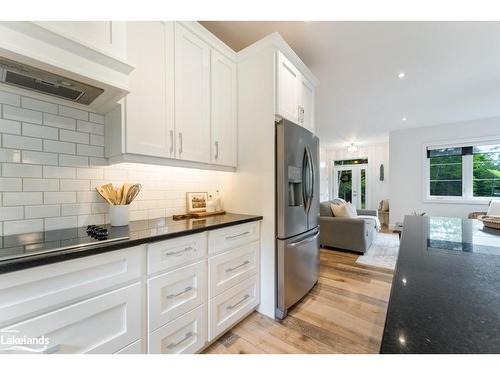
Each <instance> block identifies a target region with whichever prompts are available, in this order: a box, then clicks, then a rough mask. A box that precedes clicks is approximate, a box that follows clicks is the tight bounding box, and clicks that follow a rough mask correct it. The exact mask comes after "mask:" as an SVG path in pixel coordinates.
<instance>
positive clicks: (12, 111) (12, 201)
mask: <svg viewBox="0 0 500 375" xmlns="http://www.w3.org/2000/svg"><path fill="white" fill-rule="evenodd" d="M105 130H106V129H105V126H104V118H103V116H101V115H99V114H96V113H89V112H86V111H81V110H78V109H74V108H71V107H67V106H62V105H58V104H55V103H51V102H49V101H45V100H43V101H42V100H37V99H33V98H30V97H27V96H26V97H25V96H19V95H17V94H14V93H11V92H7V91H0V142H1V147H0V164H1V175H0V198H1V200H0V235H2V234H3V235H10V234H17V233H26V232H33V231H43V230H50V229H61V228H68V227H76V226H84V225H88V224H103V223H107V222H109V215H108V204H106V203H104V200H103V199H102V198H101V197H100V196H99V195H98V193H97V192H96V191H95V187H96V186H97V185H100V184H103V183H107V182H111V183H113V184H114V185H115V187H118V186H120V185H121V184H123V183H124V182H139V183H141V184H142V185H143V191H141V193H140V194H139V196H138V197H137V199H136V200H135V201H134V202H133V203H132V204H131V207H130V209H131V211H130V219H131V220H143V219H152V218H158V217H164V216H172V215H173V214H178V213H184V212H185V211H186V192H187V191H208V192H214V191H215V190H216V189H219V190H220V191H221V194H222V196H223V198H228V195H229V193H230V191H231V188H230V184H231V179H232V176H233V175H234V173H231V172H218V171H207V170H197V169H189V168H176V167H166V166H155V165H145V164H117V165H112V166H108V165H107V160H106V159H104V158H103V156H104V132H105Z"/></svg>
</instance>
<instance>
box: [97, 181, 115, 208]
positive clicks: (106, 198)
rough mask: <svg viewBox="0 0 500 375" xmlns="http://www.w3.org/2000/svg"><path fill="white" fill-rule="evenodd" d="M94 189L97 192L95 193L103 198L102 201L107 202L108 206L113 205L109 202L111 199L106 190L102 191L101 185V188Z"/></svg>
mask: <svg viewBox="0 0 500 375" xmlns="http://www.w3.org/2000/svg"><path fill="white" fill-rule="evenodd" d="M95 189H96V190H97V192H98V193H99V195H100V196H101V197H103V198H104V200H105V201H106V202H108V203H109V204H114V203H113V202H111V199H110V198H109V197H108V193H107V190H106V189H104V188H103V187H102V185H101V186H98V187H96V188H95Z"/></svg>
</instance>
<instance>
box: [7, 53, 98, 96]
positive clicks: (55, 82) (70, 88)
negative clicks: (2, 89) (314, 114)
mask: <svg viewBox="0 0 500 375" xmlns="http://www.w3.org/2000/svg"><path fill="white" fill-rule="evenodd" d="M0 82H3V83H6V84H8V85H12V86H16V87H21V88H24V89H27V90H31V91H36V92H39V93H43V94H47V95H51V96H54V97H57V98H60V99H65V100H69V101H72V102H74V103H79V104H84V105H89V104H90V103H92V102H93V101H94V100H95V99H96V98H97V97H98V96H99V95H101V94H102V93H103V92H104V90H103V89H101V88H98V87H95V86H91V85H87V84H85V83H82V82H78V81H74V80H72V79H69V78H65V77H63V76H60V75H57V74H54V73H50V72H47V71H45V70H42V69H38V68H34V67H32V66H28V65H25V64H21V63H18V62H15V61H12V60H9V59H5V58H0Z"/></svg>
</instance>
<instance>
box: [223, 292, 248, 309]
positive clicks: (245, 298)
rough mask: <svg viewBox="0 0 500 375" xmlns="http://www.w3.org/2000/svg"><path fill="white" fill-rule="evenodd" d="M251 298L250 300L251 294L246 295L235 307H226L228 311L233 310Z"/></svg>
mask: <svg viewBox="0 0 500 375" xmlns="http://www.w3.org/2000/svg"><path fill="white" fill-rule="evenodd" d="M249 298H250V294H245V297H243V298H242V299H241V300H240V301H238V302H236V303H235V304H234V305H231V306H228V307H226V309H228V310H232V309H234V308H235V307H238V306H239V305H241V304H242V303H243V302H245V301H246V300H247V299H249Z"/></svg>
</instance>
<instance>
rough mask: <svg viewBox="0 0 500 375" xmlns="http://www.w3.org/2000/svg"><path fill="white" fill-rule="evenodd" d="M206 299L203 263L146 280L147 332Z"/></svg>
mask: <svg viewBox="0 0 500 375" xmlns="http://www.w3.org/2000/svg"><path fill="white" fill-rule="evenodd" d="M205 296H206V271H205V261H201V262H199V263H196V264H193V265H190V266H187V267H183V268H181V269H178V270H175V271H172V272H169V273H166V274H163V275H160V276H156V277H154V278H152V279H150V280H148V303H149V309H148V311H149V331H153V330H155V329H156V328H158V327H160V326H162V325H164V324H166V323H168V322H170V321H172V320H174V319H175V318H177V317H179V316H180V315H182V314H184V313H186V312H188V311H189V310H192V309H193V308H195V307H196V306H199V305H201V304H202V303H203V302H204V300H205Z"/></svg>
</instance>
